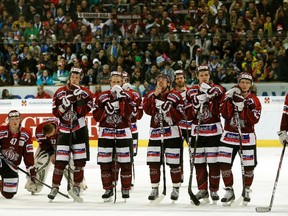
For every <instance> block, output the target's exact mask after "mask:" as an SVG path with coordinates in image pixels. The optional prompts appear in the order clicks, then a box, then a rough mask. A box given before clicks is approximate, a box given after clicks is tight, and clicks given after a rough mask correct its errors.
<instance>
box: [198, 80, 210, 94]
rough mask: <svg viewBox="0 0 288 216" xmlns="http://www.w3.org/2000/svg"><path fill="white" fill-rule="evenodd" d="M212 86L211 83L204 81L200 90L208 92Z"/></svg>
mask: <svg viewBox="0 0 288 216" xmlns="http://www.w3.org/2000/svg"><path fill="white" fill-rule="evenodd" d="M210 88H211V86H210V85H208V84H207V83H204V82H203V83H201V85H200V89H199V90H200V92H203V93H206V92H207V91H208V90H209V89H210Z"/></svg>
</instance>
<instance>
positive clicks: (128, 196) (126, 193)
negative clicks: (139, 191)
mask: <svg viewBox="0 0 288 216" xmlns="http://www.w3.org/2000/svg"><path fill="white" fill-rule="evenodd" d="M122 198H123V199H124V200H125V202H126V199H128V198H130V195H129V190H125V189H122Z"/></svg>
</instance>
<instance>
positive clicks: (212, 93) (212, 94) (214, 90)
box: [206, 86, 221, 99]
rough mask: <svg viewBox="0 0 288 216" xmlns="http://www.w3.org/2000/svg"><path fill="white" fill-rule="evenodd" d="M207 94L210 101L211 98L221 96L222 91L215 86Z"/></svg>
mask: <svg viewBox="0 0 288 216" xmlns="http://www.w3.org/2000/svg"><path fill="white" fill-rule="evenodd" d="M206 94H207V97H208V98H209V99H211V98H214V97H215V96H218V95H219V94H221V90H220V88H218V87H217V86H215V87H212V88H210V89H208V90H207V93H206Z"/></svg>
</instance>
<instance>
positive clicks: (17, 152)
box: [0, 110, 36, 199]
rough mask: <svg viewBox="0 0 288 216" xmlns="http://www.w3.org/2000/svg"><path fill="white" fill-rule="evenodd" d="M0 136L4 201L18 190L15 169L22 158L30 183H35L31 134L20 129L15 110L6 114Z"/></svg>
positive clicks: (0, 166) (0, 164)
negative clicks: (6, 122) (6, 118)
mask: <svg viewBox="0 0 288 216" xmlns="http://www.w3.org/2000/svg"><path fill="white" fill-rule="evenodd" d="M0 134H1V136H0V175H1V178H2V189H1V194H2V196H3V197H5V198H6V199H12V198H13V197H14V195H15V194H16V193H17V189H18V182H19V175H18V172H17V168H18V166H19V165H20V163H21V161H22V158H23V159H24V163H25V165H26V168H27V171H28V173H29V174H30V176H29V177H30V179H31V181H32V182H35V176H36V171H35V167H34V151H33V143H32V134H31V131H30V130H28V129H26V128H23V127H21V115H20V113H19V112H18V111H17V110H11V111H10V112H9V113H8V124H7V125H2V126H0Z"/></svg>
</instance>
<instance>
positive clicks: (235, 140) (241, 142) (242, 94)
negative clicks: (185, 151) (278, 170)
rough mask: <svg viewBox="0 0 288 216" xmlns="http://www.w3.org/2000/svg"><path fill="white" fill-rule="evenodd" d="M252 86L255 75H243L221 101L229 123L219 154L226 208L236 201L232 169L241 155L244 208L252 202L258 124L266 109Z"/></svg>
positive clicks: (223, 114)
mask: <svg viewBox="0 0 288 216" xmlns="http://www.w3.org/2000/svg"><path fill="white" fill-rule="evenodd" d="M252 85H253V78H252V76H251V74H249V73H244V72H243V73H241V74H239V76H238V85H236V86H234V87H232V88H231V89H230V90H228V91H227V92H226V94H225V96H224V97H223V98H222V101H221V107H220V111H221V114H222V117H223V118H224V119H225V124H224V132H223V134H222V137H221V144H220V147H219V151H218V163H219V166H220V170H221V174H222V179H223V181H224V184H225V190H226V193H225V195H224V197H223V198H222V199H221V202H222V203H223V205H230V204H231V202H233V201H234V200H235V195H234V190H233V183H234V182H233V181H234V179H233V172H232V166H233V161H234V159H235V157H236V155H237V153H239V155H240V160H241V167H242V172H243V173H242V178H243V179H242V180H243V191H242V194H241V195H242V196H241V197H240V198H242V200H243V203H242V204H243V205H247V204H248V202H250V197H249V194H250V192H251V189H250V187H251V185H252V182H253V178H254V169H255V167H256V165H257V157H256V155H257V154H256V135H255V130H254V125H255V124H257V123H258V122H259V119H260V116H261V110H262V108H261V103H260V101H259V99H258V97H257V96H256V95H254V94H252V93H251V91H250V88H251V86H252ZM240 200H241V199H240Z"/></svg>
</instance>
